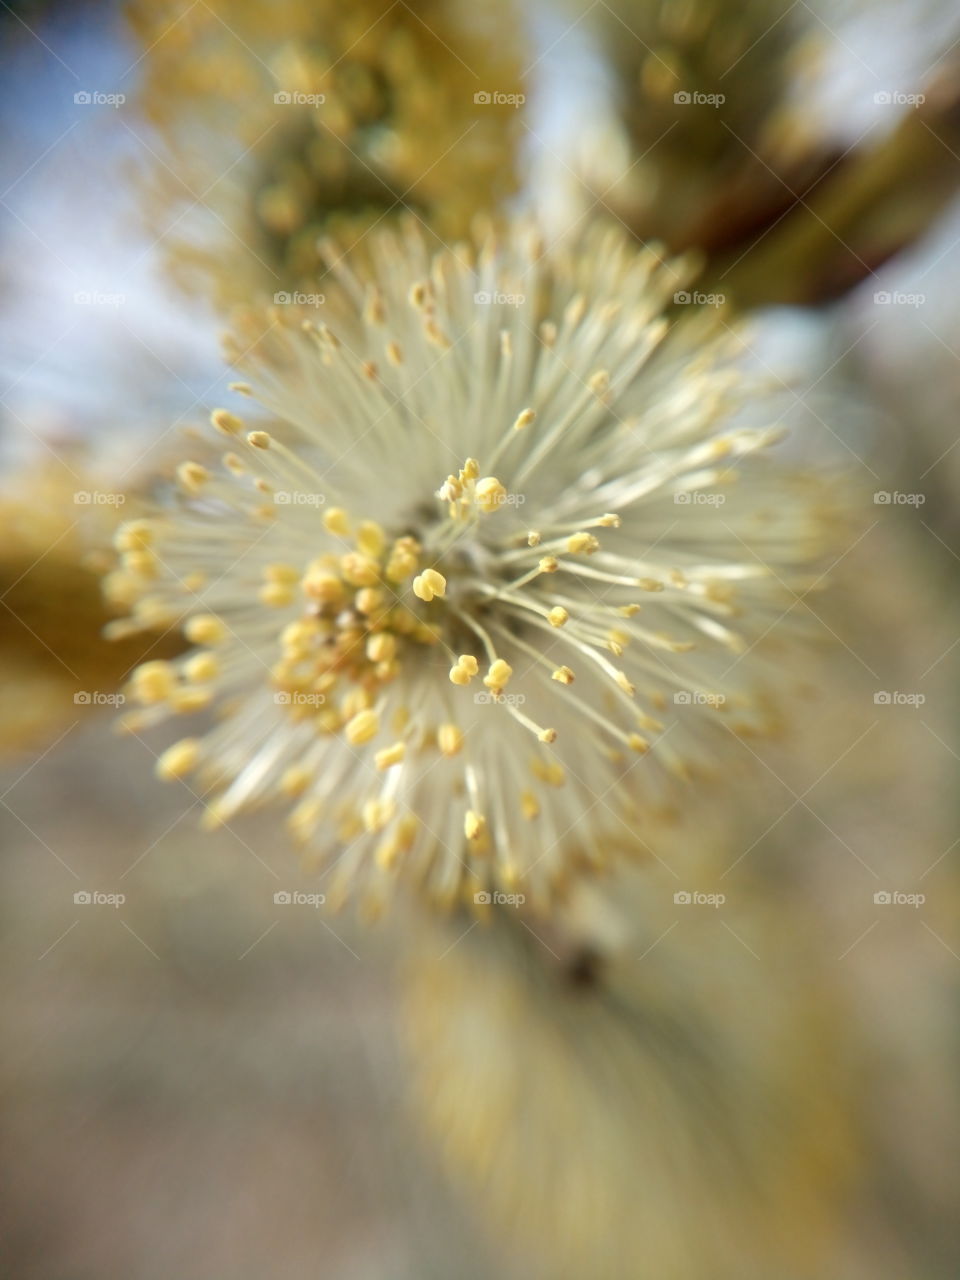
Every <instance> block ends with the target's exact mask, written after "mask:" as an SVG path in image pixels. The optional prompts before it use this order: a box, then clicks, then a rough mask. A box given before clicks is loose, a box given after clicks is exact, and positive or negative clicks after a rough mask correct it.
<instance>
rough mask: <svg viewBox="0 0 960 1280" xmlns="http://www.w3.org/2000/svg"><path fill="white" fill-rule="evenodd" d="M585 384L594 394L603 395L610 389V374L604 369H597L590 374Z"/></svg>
mask: <svg viewBox="0 0 960 1280" xmlns="http://www.w3.org/2000/svg"><path fill="white" fill-rule="evenodd" d="M587 386H588V387H589V388H590V390H591V391H592V392H593V394H594V395H596V396H602V395H605V394H606V393H607V392H608V391H609V390H610V375H609V373H607V371H606V369H598V370H597V372H596V373H593V374H591V375H590V377H589V379H588V380H587Z"/></svg>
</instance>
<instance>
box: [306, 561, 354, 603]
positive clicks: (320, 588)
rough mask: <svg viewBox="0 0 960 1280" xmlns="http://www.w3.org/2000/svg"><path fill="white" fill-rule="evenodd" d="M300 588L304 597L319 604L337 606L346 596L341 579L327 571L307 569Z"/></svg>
mask: <svg viewBox="0 0 960 1280" xmlns="http://www.w3.org/2000/svg"><path fill="white" fill-rule="evenodd" d="M300 586H301V590H302V591H303V594H304V595H305V596H308V597H309V598H310V599H311V600H316V601H318V602H319V603H320V604H339V603H340V601H341V600H343V598H344V596H345V595H346V589H345V587H344V585H343V579H342V578H338V577H337V575H336V574H335V573H331V572H330V570H329V569H308V570H307V572H306V573H305V574H304V576H303V580H302V582H301V584H300Z"/></svg>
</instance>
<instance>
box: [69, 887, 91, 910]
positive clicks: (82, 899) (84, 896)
mask: <svg viewBox="0 0 960 1280" xmlns="http://www.w3.org/2000/svg"><path fill="white" fill-rule="evenodd" d="M73 900H74V902H75V903H76V905H77V906H78V907H88V906H89V905H90V903H91V902H92V901H93V894H92V893H88V892H87V891H86V889H81V890H80V892H79V893H75V894H74V895H73Z"/></svg>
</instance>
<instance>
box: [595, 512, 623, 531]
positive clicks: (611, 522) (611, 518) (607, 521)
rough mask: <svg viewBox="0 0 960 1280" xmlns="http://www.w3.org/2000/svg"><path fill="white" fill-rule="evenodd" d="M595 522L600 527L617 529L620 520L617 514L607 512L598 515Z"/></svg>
mask: <svg viewBox="0 0 960 1280" xmlns="http://www.w3.org/2000/svg"><path fill="white" fill-rule="evenodd" d="M597 524H598V525H599V526H600V528H601V529H619V528H620V524H621V520H620V517H619V516H617V515H613V514H612V513H610V512H608V513H607V514H606V515H603V516H601V517H600V519H599V520H598V521H597Z"/></svg>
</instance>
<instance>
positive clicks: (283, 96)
mask: <svg viewBox="0 0 960 1280" xmlns="http://www.w3.org/2000/svg"><path fill="white" fill-rule="evenodd" d="M273 100H274V102H275V103H276V104H277V106H278V107H285V106H289V104H290V103H291V102H292V101H293V94H292V93H289V92H288V91H287V90H286V89H281V90H280V92H279V93H275V94H274V95H273Z"/></svg>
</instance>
